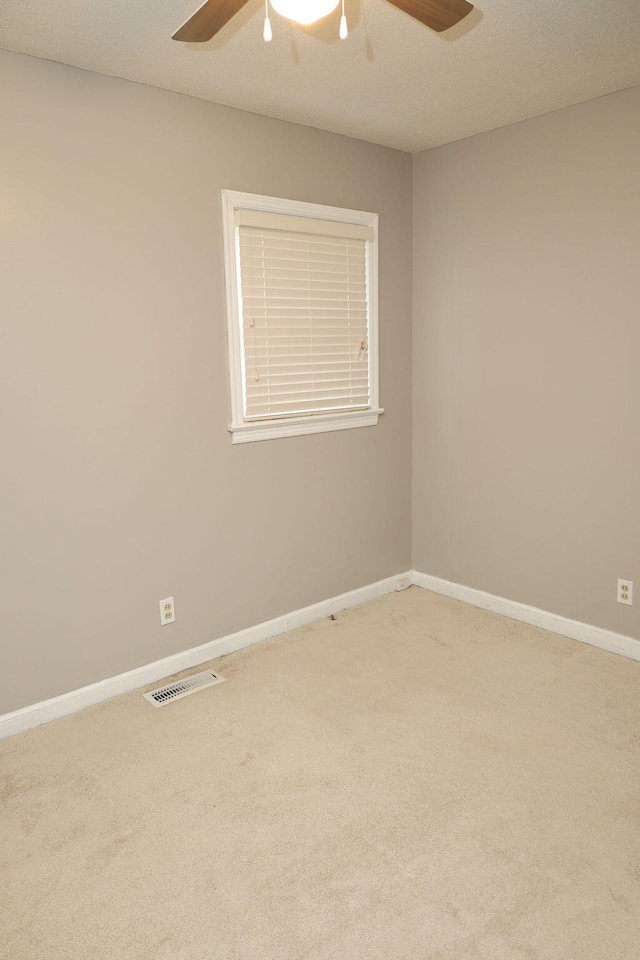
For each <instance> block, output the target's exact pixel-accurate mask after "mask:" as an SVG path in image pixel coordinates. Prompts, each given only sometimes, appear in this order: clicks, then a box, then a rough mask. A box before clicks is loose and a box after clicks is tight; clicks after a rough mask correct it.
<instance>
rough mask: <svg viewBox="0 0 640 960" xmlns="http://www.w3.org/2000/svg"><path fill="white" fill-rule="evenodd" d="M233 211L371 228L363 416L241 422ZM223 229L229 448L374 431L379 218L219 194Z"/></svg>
mask: <svg viewBox="0 0 640 960" xmlns="http://www.w3.org/2000/svg"><path fill="white" fill-rule="evenodd" d="M238 209H248V210H261V211H264V212H266V213H281V214H286V215H290V216H297V217H310V218H312V219H315V220H336V221H338V222H341V223H355V224H361V225H363V226H368V227H372V228H373V234H374V239H373V241H372V242H371V243H368V244H367V274H368V287H369V338H368V346H369V371H370V396H369V399H370V406H369V407H368V408H367V409H366V410H347V411H340V412H334V413H328V414H314V415H312V416H303V417H295V416H294V417H284V418H282V419H280V420H273V419H271V420H266V419H265V420H261V421H255V420H245V419H244V407H243V397H242V389H243V387H242V382H243V371H242V344H241V335H240V317H239V302H240V292H239V279H240V278H239V277H238V270H237V264H236V248H235V223H234V214H235V211H236V210H238ZM222 225H223V234H224V265H225V292H226V300H227V335H228V342H229V361H230V362H229V386H230V395H231V422H230V423H229V424H228V426H227V429H228V430H229V432H230V433H231V440H232V443H248V442H252V441H255V440H274V439H276V438H278V437H297V436H303V435H305V434H311V433H327V432H328V431H332V430H350V429H353V428H355V427H369V426H375V424H377V422H378V417H379V415H380V414H381V413H384V410H383V409H382V408H381V407H380V406H379V393H378V390H379V384H378V215H377V213H365V212H364V211H362V210H345V209H343V208H342V207H327V206H324V205H321V204H317V203H304V202H302V201H298V200H282V199H280V198H278V197H263V196H259V195H258V194H253V193H239V192H237V191H235V190H223V191H222Z"/></svg>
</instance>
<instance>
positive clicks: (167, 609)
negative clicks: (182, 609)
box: [160, 597, 176, 626]
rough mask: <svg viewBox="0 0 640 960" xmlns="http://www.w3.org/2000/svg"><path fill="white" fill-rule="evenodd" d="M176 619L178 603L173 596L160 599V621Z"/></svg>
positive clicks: (168, 621) (165, 621) (171, 621)
mask: <svg viewBox="0 0 640 960" xmlns="http://www.w3.org/2000/svg"><path fill="white" fill-rule="evenodd" d="M175 619H176V603H175V600H174V599H173V597H165V598H164V600H161V601H160V623H161V624H162V625H163V626H164V624H165V623H173V622H174V620H175Z"/></svg>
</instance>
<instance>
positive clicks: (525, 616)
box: [413, 570, 640, 660]
mask: <svg viewBox="0 0 640 960" xmlns="http://www.w3.org/2000/svg"><path fill="white" fill-rule="evenodd" d="M413 582H414V584H415V585H416V586H418V587H424V589H425V590H432V591H433V592H434V593H441V594H443V595H444V596H445V597H452V598H453V599H454V600H462V601H464V603H469V604H471V606H473V607H482V609H483V610H491V611H493V613H500V614H502V615H503V616H504V617H511V619H512V620H519V621H520V622H521V623H528V624H530V625H531V626H533V627H541V628H542V629H543V630H549V631H550V632H551V633H559V634H560V635H561V636H563V637H569V638H570V639H572V640H579V641H580V642H581V643H588V644H590V645H591V646H592V647H600V648H601V649H602V650H608V651H609V652H610V653H618V654H622V656H623V657H628V658H629V659H630V660H640V641H639V640H634V639H633V637H625V636H623V635H622V634H621V633H613V631H611V630H604V629H603V628H602V627H592V626H591V625H590V624H588V623H581V622H580V621H579V620H569V619H568V617H561V616H560V615H559V614H557V613H549V612H548V611H547V610H540V609H539V608H538V607H529V606H527V604H526V603H518V602H517V601H516V600H506V599H505V598H504V597H496V596H494V594H492V593H485V592H484V591H483V590H475V589H474V588H473V587H465V586H463V585H462V584H460V583H452V582H451V581H450V580H441V579H440V577H432V576H431V575H430V574H428V573H418V571H417V570H414V571H413Z"/></svg>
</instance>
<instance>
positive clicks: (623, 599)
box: [617, 580, 633, 606]
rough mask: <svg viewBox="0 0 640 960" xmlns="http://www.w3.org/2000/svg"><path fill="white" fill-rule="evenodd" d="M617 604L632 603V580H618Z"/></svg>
mask: <svg viewBox="0 0 640 960" xmlns="http://www.w3.org/2000/svg"><path fill="white" fill-rule="evenodd" d="M617 600H618V603H627V604H629V606H631V605H632V603H633V580H618V596H617Z"/></svg>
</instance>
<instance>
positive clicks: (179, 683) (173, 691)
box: [142, 670, 224, 707]
mask: <svg viewBox="0 0 640 960" xmlns="http://www.w3.org/2000/svg"><path fill="white" fill-rule="evenodd" d="M223 680H224V677H220V676H218V674H217V673H212V671H211V670H205V671H204V673H194V675H193V676H192V677H184V678H183V679H182V680H174V681H173V682H172V683H167V684H166V686H164V687H158V689H157V690H151V691H150V692H149V693H143V694H142V696H143V697H144V698H145V700H148V701H149V703H152V704H153V705H154V707H163V706H164V705H165V703H169V701H170V700H179V699H180V697H186V696H188V695H189V694H190V693H195V691H196V690H202V689H203V687H212V686H213V684H214V683H222V681H223Z"/></svg>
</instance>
